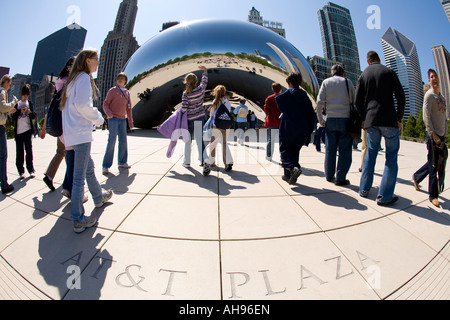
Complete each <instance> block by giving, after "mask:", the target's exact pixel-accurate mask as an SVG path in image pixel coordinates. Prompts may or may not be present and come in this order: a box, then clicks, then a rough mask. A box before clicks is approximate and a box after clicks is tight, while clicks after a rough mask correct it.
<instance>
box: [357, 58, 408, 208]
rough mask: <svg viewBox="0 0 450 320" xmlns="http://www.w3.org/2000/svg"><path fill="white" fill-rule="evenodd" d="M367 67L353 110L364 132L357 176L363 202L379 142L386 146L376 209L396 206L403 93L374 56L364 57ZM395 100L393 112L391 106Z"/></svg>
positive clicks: (391, 71) (403, 105)
mask: <svg viewBox="0 0 450 320" xmlns="http://www.w3.org/2000/svg"><path fill="white" fill-rule="evenodd" d="M367 63H368V64H369V66H368V67H367V68H366V70H365V71H364V72H363V74H362V75H361V77H360V78H359V80H358V86H357V89H356V108H357V109H358V111H359V113H360V115H361V117H362V119H364V128H365V129H367V154H366V157H365V158H364V163H363V167H362V173H361V181H360V186H359V194H360V196H361V197H364V198H366V197H367V196H368V194H369V191H370V189H371V188H372V184H373V175H374V172H375V163H376V159H377V155H378V151H379V150H380V141H381V138H382V137H384V139H385V142H386V163H385V167H384V172H383V177H382V179H381V184H380V188H379V192H378V196H377V200H376V201H377V204H378V205H380V206H383V205H391V204H394V203H395V202H397V200H398V197H396V196H394V190H395V184H396V182H397V174H398V161H397V160H398V151H399V149H400V133H399V129H400V128H401V121H402V118H403V114H404V111H405V93H404V91H403V88H402V85H401V83H400V80H399V79H398V76H397V75H396V73H395V72H394V71H393V70H391V69H389V68H387V67H385V66H383V65H381V63H380V58H379V56H378V54H377V53H376V52H374V51H370V52H369V53H368V54H367ZM394 95H395V98H396V99H397V110H396V109H395V104H394Z"/></svg>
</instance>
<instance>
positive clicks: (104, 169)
mask: <svg viewBox="0 0 450 320" xmlns="http://www.w3.org/2000/svg"><path fill="white" fill-rule="evenodd" d="M103 174H105V175H106V174H109V169H108V168H105V167H103Z"/></svg>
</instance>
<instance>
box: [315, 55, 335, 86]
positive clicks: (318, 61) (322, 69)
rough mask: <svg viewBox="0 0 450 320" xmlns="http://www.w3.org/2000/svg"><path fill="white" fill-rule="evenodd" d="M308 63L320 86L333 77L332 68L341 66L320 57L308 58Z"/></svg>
mask: <svg viewBox="0 0 450 320" xmlns="http://www.w3.org/2000/svg"><path fill="white" fill-rule="evenodd" d="M308 62H309V64H310V65H311V68H312V69H313V71H314V74H315V75H316V78H317V81H318V82H319V86H321V85H322V82H323V81H324V80H325V79H328V78H329V77H331V68H332V67H333V66H334V65H335V64H339V63H337V62H336V61H334V60H329V59H325V58H323V57H319V56H314V57H308Z"/></svg>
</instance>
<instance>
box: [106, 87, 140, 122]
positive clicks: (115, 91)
mask: <svg viewBox="0 0 450 320" xmlns="http://www.w3.org/2000/svg"><path fill="white" fill-rule="evenodd" d="M103 111H105V114H106V115H107V116H108V118H118V119H126V118H127V117H128V124H129V126H130V129H132V128H133V127H134V125H133V113H132V110H131V98H130V92H129V91H128V90H126V89H124V90H121V89H120V88H119V87H114V88H111V89H110V90H109V91H108V94H107V95H106V99H105V101H104V102H103Z"/></svg>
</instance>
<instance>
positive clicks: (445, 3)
mask: <svg viewBox="0 0 450 320" xmlns="http://www.w3.org/2000/svg"><path fill="white" fill-rule="evenodd" d="M441 3H442V7H443V8H444V11H445V14H446V15H447V18H448V21H449V22H450V0H441Z"/></svg>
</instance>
